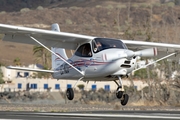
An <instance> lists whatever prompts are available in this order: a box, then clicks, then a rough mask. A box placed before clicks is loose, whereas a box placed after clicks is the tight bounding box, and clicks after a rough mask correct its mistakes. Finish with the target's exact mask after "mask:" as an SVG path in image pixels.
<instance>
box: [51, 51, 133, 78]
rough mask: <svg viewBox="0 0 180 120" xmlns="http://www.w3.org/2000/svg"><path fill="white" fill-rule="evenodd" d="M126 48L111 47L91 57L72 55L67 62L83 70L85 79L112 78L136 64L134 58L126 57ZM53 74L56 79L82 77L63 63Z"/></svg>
mask: <svg viewBox="0 0 180 120" xmlns="http://www.w3.org/2000/svg"><path fill="white" fill-rule="evenodd" d="M127 51H129V50H127V49H117V48H111V49H106V50H103V51H100V52H98V53H92V56H91V57H79V56H76V55H73V56H72V57H71V58H70V59H68V62H69V63H71V64H72V65H73V66H74V67H76V68H78V69H79V70H80V71H84V74H85V76H84V79H86V80H97V79H98V80H102V79H99V78H103V80H114V79H115V78H114V76H118V75H119V76H126V75H127V74H129V73H130V72H132V70H134V68H135V66H136V59H133V58H130V59H127V58H126V57H125V56H126V52H127ZM57 70H58V71H59V72H56V73H54V74H53V77H54V78H56V79H79V78H80V77H83V76H82V75H81V74H80V73H79V72H77V71H76V70H75V69H73V68H72V67H70V66H69V65H67V64H66V63H63V64H62V65H60V66H59V67H58V69H57Z"/></svg>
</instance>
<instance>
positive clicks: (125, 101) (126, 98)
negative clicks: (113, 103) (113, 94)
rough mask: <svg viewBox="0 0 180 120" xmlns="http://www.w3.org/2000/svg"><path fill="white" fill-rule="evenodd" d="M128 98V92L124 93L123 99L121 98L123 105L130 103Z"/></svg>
mask: <svg viewBox="0 0 180 120" xmlns="http://www.w3.org/2000/svg"><path fill="white" fill-rule="evenodd" d="M128 100H129V96H128V94H124V95H123V100H121V105H122V106H125V105H126V104H127V103H128Z"/></svg>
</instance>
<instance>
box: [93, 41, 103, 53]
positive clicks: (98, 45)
mask: <svg viewBox="0 0 180 120" xmlns="http://www.w3.org/2000/svg"><path fill="white" fill-rule="evenodd" d="M92 45H93V51H94V53H97V52H99V51H101V50H103V47H102V43H101V42H99V41H93V42H92Z"/></svg>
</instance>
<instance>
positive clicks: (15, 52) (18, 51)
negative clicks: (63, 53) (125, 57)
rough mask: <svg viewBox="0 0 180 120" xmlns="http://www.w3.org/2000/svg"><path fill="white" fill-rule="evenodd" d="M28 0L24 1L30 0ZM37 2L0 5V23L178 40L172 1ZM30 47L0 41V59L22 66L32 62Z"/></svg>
mask: <svg viewBox="0 0 180 120" xmlns="http://www.w3.org/2000/svg"><path fill="white" fill-rule="evenodd" d="M2 1H4V0H2ZM28 1H29V3H28V4H30V3H31V2H32V0H28ZM37 1H38V2H37V3H36V4H34V2H33V4H31V5H32V6H31V7H28V6H23V7H22V6H21V5H19V6H20V7H18V9H17V8H16V9H15V8H13V6H14V7H16V6H18V5H16V4H20V3H21V0H17V3H16V4H14V5H13V6H12V9H9V11H8V10H7V9H8V8H6V7H8V6H6V7H5V8H3V9H2V8H1V5H2V4H0V8H1V9H0V10H1V11H6V12H1V13H0V23H3V24H12V25H21V26H27V27H36V28H43V29H50V25H51V24H52V23H58V24H59V25H60V27H61V31H63V32H72V33H79V34H86V35H92V36H101V37H111V38H122V39H137V40H146V41H156V42H171V43H178V40H179V36H178V33H179V19H178V17H179V16H180V12H179V11H180V8H179V7H177V6H174V4H172V3H171V4H170V3H168V4H160V3H159V0H153V2H149V1H146V0H135V1H133V2H128V1H127V0H91V1H89V0H45V1H46V2H43V3H42V2H41V1H42V0H37ZM47 1H49V2H47ZM52 1H54V2H52ZM41 3H42V4H41ZM24 5H25V4H24ZM38 6H42V7H38ZM37 7H38V8H37ZM9 8H11V7H9ZM32 48H33V46H31V45H22V44H17V43H16V44H15V43H8V42H3V41H0V51H1V52H0V62H1V63H4V64H6V65H9V64H13V60H14V59H15V58H17V57H19V58H20V59H21V62H22V64H24V65H27V64H32V63H35V61H34V59H35V58H34V56H33V53H32Z"/></svg>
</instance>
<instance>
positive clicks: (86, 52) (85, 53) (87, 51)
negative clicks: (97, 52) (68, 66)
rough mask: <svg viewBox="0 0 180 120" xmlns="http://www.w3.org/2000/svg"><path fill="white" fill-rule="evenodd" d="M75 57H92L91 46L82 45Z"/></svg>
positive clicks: (87, 44)
mask: <svg viewBox="0 0 180 120" xmlns="http://www.w3.org/2000/svg"><path fill="white" fill-rule="evenodd" d="M75 55H77V56H80V57H92V52H91V46H90V44H89V43H86V44H83V45H81V46H80V47H79V48H78V49H77V51H76V52H75Z"/></svg>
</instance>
